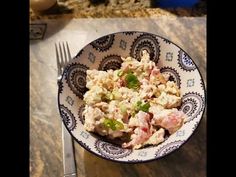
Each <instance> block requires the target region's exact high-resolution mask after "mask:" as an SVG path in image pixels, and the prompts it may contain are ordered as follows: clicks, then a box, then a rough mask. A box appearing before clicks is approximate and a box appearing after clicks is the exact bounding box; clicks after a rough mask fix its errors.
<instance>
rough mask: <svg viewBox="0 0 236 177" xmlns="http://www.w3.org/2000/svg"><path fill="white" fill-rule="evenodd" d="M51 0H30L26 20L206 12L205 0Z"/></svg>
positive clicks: (180, 14) (195, 14)
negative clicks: (58, 17) (28, 18)
mask: <svg viewBox="0 0 236 177" xmlns="http://www.w3.org/2000/svg"><path fill="white" fill-rule="evenodd" d="M55 1H56V0H30V4H31V6H30V7H31V8H30V20H35V19H41V18H50V17H51V16H50V15H52V16H54V18H55V15H59V16H60V17H61V16H62V15H64V16H68V17H76V18H90V17H92V18H102V17H148V16H150V15H155V16H162V15H165V16H173V15H174V16H175V15H177V16H204V15H206V13H207V11H206V0H57V3H56V4H55ZM53 4H54V5H53ZM41 9H45V10H44V11H41Z"/></svg>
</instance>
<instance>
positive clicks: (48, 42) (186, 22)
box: [30, 0, 206, 177]
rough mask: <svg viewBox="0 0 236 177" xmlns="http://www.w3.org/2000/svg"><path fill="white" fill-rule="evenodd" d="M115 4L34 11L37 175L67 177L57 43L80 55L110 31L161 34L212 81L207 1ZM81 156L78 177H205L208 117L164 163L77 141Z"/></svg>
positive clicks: (70, 0) (71, 2)
mask: <svg viewBox="0 0 236 177" xmlns="http://www.w3.org/2000/svg"><path fill="white" fill-rule="evenodd" d="M110 2H112V3H101V4H98V5H93V4H91V3H90V2H89V1H88V0H58V4H57V5H55V6H53V7H52V8H51V9H49V10H47V11H45V12H43V13H39V12H34V11H32V9H30V24H31V25H30V32H31V33H32V34H30V39H31V41H30V176H31V177H61V176H63V162H62V141H61V120H60V116H59V112H58V108H57V81H56V78H57V68H56V59H55V57H56V56H55V51H54V50H55V49H54V43H55V42H58V41H61V40H63V41H68V43H69V44H70V48H71V54H72V55H73V56H75V55H76V54H77V52H78V51H79V50H80V49H81V48H82V47H83V46H84V45H85V44H87V43H88V42H90V41H91V40H94V39H96V38H98V37H100V36H102V35H104V34H107V33H108V31H112V32H115V31H122V30H141V31H142V30H143V31H147V32H152V33H156V34H159V35H161V36H163V37H166V38H168V39H169V40H171V41H174V42H175V43H176V44H178V45H179V46H180V47H181V48H183V49H184V50H185V51H186V52H187V53H188V54H189V55H190V56H191V57H192V58H193V59H194V61H195V63H196V65H197V66H198V67H199V70H200V72H201V74H202V76H203V79H204V81H206V4H205V3H204V2H201V3H199V4H198V5H197V6H195V7H193V8H177V9H170V8H169V9H161V8H153V7H152V5H151V1H149V0H139V1H136V0H120V1H119V2H120V3H118V1H115V0H110ZM131 7H132V8H131ZM180 17H181V18H180ZM120 24H122V25H120ZM176 29H178V30H176ZM72 36H73V37H72ZM205 112H206V111H205ZM75 157H76V163H77V173H78V175H77V176H78V177H108V176H112V177H146V176H147V177H157V176H160V177H190V176H191V177H205V176H206V113H204V116H203V118H202V121H201V122H200V124H199V127H198V128H197V129H196V132H195V133H194V134H193V136H192V137H191V138H190V139H189V140H188V141H187V143H185V144H184V145H183V146H182V147H181V148H180V149H179V150H177V151H175V152H174V153H171V154H170V155H168V156H166V157H164V158H162V159H159V160H155V161H152V162H148V163H143V164H122V163H116V162H112V161H108V160H104V159H102V158H99V157H97V156H95V155H93V154H91V153H90V152H87V151H86V150H84V148H82V147H81V146H80V145H79V144H77V143H75Z"/></svg>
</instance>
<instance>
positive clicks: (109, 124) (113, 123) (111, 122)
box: [103, 118, 124, 131]
mask: <svg viewBox="0 0 236 177" xmlns="http://www.w3.org/2000/svg"><path fill="white" fill-rule="evenodd" d="M103 125H104V126H105V127H106V128H110V129H112V130H113V131H114V130H121V129H123V128H124V125H123V124H122V123H121V122H119V121H117V120H115V119H108V118H105V120H104V121H103Z"/></svg>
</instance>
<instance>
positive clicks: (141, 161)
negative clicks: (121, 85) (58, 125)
mask: <svg viewBox="0 0 236 177" xmlns="http://www.w3.org/2000/svg"><path fill="white" fill-rule="evenodd" d="M126 32H132V33H143V34H150V35H154V36H157V37H159V38H161V39H164V40H167V41H168V42H170V43H172V44H174V45H175V46H176V47H178V48H179V49H181V50H182V51H183V52H184V53H185V54H186V55H187V56H188V57H189V58H190V59H191V61H192V62H193V63H194V65H195V67H196V69H197V71H198V73H199V75H200V78H201V81H202V83H203V84H202V86H203V92H204V100H203V103H204V108H203V111H202V115H201V118H200V120H199V122H198V123H197V125H196V128H195V129H194V131H193V132H192V133H191V134H190V136H189V137H188V138H187V139H186V140H184V141H183V142H182V143H181V144H180V145H179V147H177V148H176V149H174V150H173V151H171V152H168V153H166V154H164V155H162V156H159V157H154V158H150V159H147V160H138V161H122V160H116V159H112V158H108V157H105V156H102V155H100V154H98V153H95V152H94V151H92V150H90V149H89V148H87V147H86V146H85V145H84V144H83V143H82V141H81V142H80V141H79V140H78V139H77V138H76V137H75V136H74V135H73V134H72V133H71V131H70V130H69V128H68V127H67V125H66V123H65V122H64V121H63V119H62V112H61V109H60V92H59V89H60V88H59V87H58V92H57V93H58V94H57V102H58V105H57V106H58V110H59V113H60V119H61V121H62V122H63V124H64V126H65V127H66V129H67V131H68V132H69V133H70V135H71V137H73V139H74V140H75V141H76V142H77V143H78V144H79V145H80V146H82V147H83V148H84V149H86V150H87V151H88V152H90V153H92V154H94V155H96V156H97V157H100V158H103V159H105V160H109V161H113V162H116V163H126V164H134V163H135V164H137V163H147V162H152V161H155V160H158V159H162V158H163V157H166V156H168V155H170V154H172V153H174V152H177V151H178V150H179V149H180V148H182V147H183V145H185V143H187V142H188V141H189V140H190V138H191V137H192V136H193V135H194V134H195V133H196V130H197V129H198V127H199V125H200V123H201V121H202V119H203V116H204V113H205V109H206V106H207V105H206V104H207V101H206V100H207V95H206V86H205V83H204V79H203V77H202V74H201V72H200V70H199V68H198V66H197V65H196V63H195V62H194V60H193V59H192V57H190V55H189V54H188V53H187V52H186V51H185V50H183V49H182V48H181V47H180V46H179V45H177V44H176V43H174V42H172V41H170V40H169V39H168V38H165V37H162V36H160V35H158V34H154V33H150V32H145V31H138V30H137V31H136V30H135V31H133V30H132V31H118V32H114V33H108V34H106V35H103V36H101V37H99V38H96V39H94V40H92V41H90V42H88V43H87V44H86V45H84V47H82V48H81V49H80V50H79V51H78V52H77V54H76V55H75V56H74V57H73V58H72V60H71V61H70V63H72V62H73V60H74V59H75V58H76V57H77V56H78V54H79V53H80V52H81V51H82V50H83V49H84V48H85V47H87V46H89V45H90V44H91V43H92V42H94V41H96V40H98V39H100V38H103V37H105V36H108V35H115V34H119V33H126ZM65 74H66V72H65V70H64V71H63V73H62V75H61V76H62V77H61V79H60V80H59V83H61V82H62V79H63V77H64V75H65ZM102 141H103V140H102ZM104 142H105V141H104ZM132 151H134V150H132Z"/></svg>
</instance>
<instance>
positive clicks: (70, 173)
mask: <svg viewBox="0 0 236 177" xmlns="http://www.w3.org/2000/svg"><path fill="white" fill-rule="evenodd" d="M62 147H63V167H64V177H76V176H77V173H76V162H75V156H74V148H73V147H74V144H73V140H72V137H71V135H70V133H69V132H68V130H67V129H66V128H65V125H64V123H63V122H62Z"/></svg>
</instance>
